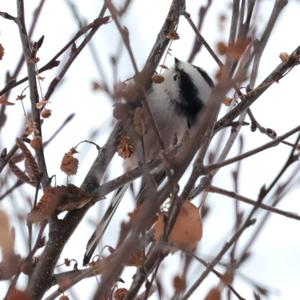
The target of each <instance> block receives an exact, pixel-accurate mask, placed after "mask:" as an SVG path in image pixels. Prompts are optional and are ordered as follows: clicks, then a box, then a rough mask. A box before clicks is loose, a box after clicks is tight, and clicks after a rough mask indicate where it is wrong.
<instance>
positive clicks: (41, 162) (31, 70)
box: [17, 0, 49, 188]
mask: <svg viewBox="0 0 300 300" xmlns="http://www.w3.org/2000/svg"><path fill="white" fill-rule="evenodd" d="M17 12H18V19H17V20H18V22H17V23H18V28H19V33H20V38H21V42H22V48H23V54H24V57H25V61H26V66H27V73H28V81H29V91H30V101H31V113H32V118H33V122H34V123H35V125H36V128H37V130H38V132H39V135H40V136H41V137H42V127H41V118H40V111H39V109H37V106H36V104H37V103H38V102H39V93H38V87H37V82H36V70H35V63H34V61H33V60H34V57H33V52H32V49H31V45H30V41H29V37H28V35H27V30H26V26H25V19H24V3H23V0H18V1H17ZM35 153H36V157H37V162H38V166H39V170H40V172H41V173H42V178H41V184H42V186H43V188H46V187H47V186H48V184H49V177H48V172H47V166H46V161H45V156H44V150H43V148H39V149H35Z"/></svg>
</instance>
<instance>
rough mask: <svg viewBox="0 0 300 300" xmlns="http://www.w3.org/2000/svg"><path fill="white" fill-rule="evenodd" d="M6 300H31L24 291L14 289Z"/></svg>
mask: <svg viewBox="0 0 300 300" xmlns="http://www.w3.org/2000/svg"><path fill="white" fill-rule="evenodd" d="M6 299H7V300H32V298H31V297H30V295H29V294H28V293H26V292H25V291H21V290H18V289H16V288H14V289H12V290H11V292H10V293H9V296H8V297H7V298H6Z"/></svg>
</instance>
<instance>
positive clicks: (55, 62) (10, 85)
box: [0, 17, 102, 96]
mask: <svg viewBox="0 0 300 300" xmlns="http://www.w3.org/2000/svg"><path fill="white" fill-rule="evenodd" d="M100 19H102V17H99V18H96V19H95V20H94V21H93V22H91V23H89V24H87V25H86V26H83V27H82V28H80V29H79V30H78V32H77V33H76V34H75V35H74V37H73V38H72V39H71V40H70V41H69V42H68V43H66V45H65V46H63V47H62V48H61V49H60V50H59V51H58V52H57V54H55V55H54V56H53V58H51V59H50V60H49V61H48V62H47V63H46V64H45V65H44V66H43V67H41V68H40V69H38V70H37V73H38V74H41V73H43V72H45V71H48V70H50V69H52V68H54V67H57V66H58V65H59V61H58V60H57V59H58V58H59V57H60V56H61V55H62V54H64V53H65V52H66V51H67V50H68V49H69V48H70V47H71V46H72V45H73V44H74V43H75V42H76V41H77V40H78V39H79V38H80V37H81V36H82V35H84V34H86V33H87V31H89V30H91V29H93V28H94V27H95V26H97V22H98V21H99V20H100ZM27 80H28V77H24V78H22V79H20V80H18V81H15V80H13V79H12V80H11V81H9V82H8V84H7V85H6V86H5V87H4V88H3V89H2V90H1V91H0V96H2V95H4V94H5V93H6V92H8V91H9V90H11V89H12V88H14V87H16V86H18V85H20V84H22V83H24V82H26V81H27Z"/></svg>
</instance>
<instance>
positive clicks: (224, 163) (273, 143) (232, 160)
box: [204, 125, 300, 171]
mask: <svg viewBox="0 0 300 300" xmlns="http://www.w3.org/2000/svg"><path fill="white" fill-rule="evenodd" d="M298 131H300V125H299V126H297V127H295V128H294V129H292V130H290V131H288V132H287V133H285V134H283V135H281V136H279V137H277V138H276V139H274V140H272V141H271V142H268V143H266V144H264V145H262V146H260V147H257V148H255V149H253V150H250V151H248V152H245V153H243V154H241V155H238V156H235V157H233V158H230V159H227V160H223V161H220V162H217V163H215V164H211V165H208V166H206V167H205V168H204V169H206V171H210V170H215V169H219V168H222V167H224V166H227V165H230V164H232V163H235V162H237V161H240V160H243V159H245V158H247V157H250V156H252V155H255V154H257V153H259V152H261V151H264V150H267V149H269V148H271V147H274V146H277V145H278V144H279V143H280V142H281V141H283V140H285V139H286V138H287V137H289V136H291V135H293V134H295V133H297V132H298Z"/></svg>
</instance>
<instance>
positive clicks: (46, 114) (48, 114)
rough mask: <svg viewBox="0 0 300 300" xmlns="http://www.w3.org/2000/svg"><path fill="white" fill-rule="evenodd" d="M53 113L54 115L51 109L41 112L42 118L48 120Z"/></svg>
mask: <svg viewBox="0 0 300 300" xmlns="http://www.w3.org/2000/svg"><path fill="white" fill-rule="evenodd" d="M51 113H52V110H51V109H48V108H44V109H43V110H42V112H41V116H42V117H43V118H44V119H47V118H49V117H50V116H51Z"/></svg>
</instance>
